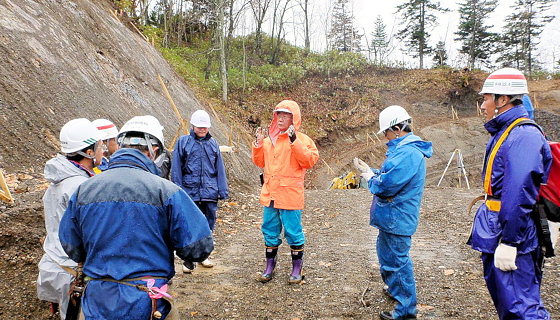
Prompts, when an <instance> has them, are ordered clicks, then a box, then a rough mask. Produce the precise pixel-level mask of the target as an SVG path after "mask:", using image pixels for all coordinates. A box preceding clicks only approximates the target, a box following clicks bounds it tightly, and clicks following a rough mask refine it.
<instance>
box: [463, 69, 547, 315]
mask: <svg viewBox="0 0 560 320" xmlns="http://www.w3.org/2000/svg"><path fill="white" fill-rule="evenodd" d="M527 93H528V89H527V80H526V79H525V76H524V75H523V73H522V72H520V71H519V70H516V69H513V68H503V69H499V70H497V71H495V72H493V73H491V74H490V75H489V76H488V78H487V79H486V81H485V82H484V86H483V88H482V90H481V91H480V94H481V95H482V96H483V99H484V101H483V103H482V105H481V107H480V108H481V109H482V111H483V113H484V116H485V124H484V127H485V128H486V130H487V131H488V132H489V133H490V136H491V137H490V140H489V141H488V144H487V145H486V153H485V160H484V167H483V170H482V178H483V184H484V189H485V192H486V195H485V196H484V203H483V204H482V205H481V206H480V207H479V208H478V210H477V212H476V215H475V218H474V223H473V228H472V231H471V235H470V238H469V240H468V244H469V245H470V246H471V247H472V248H473V249H474V250H477V251H480V252H481V258H482V264H483V270H484V280H485V281H486V286H487V288H488V291H489V293H490V296H491V297H492V301H493V302H494V306H495V308H496V311H497V313H498V317H499V319H549V318H550V315H549V314H548V311H547V310H546V309H545V307H544V304H543V301H542V300H541V296H540V286H541V280H542V267H543V262H544V255H543V250H542V248H541V244H540V243H539V239H538V235H537V234H538V228H539V227H540V226H537V224H536V223H535V220H534V219H533V217H532V211H533V209H534V207H535V204H536V202H537V197H538V194H539V187H540V185H541V184H542V183H546V181H547V176H548V172H549V168H550V164H551V152H550V147H549V145H548V143H547V141H546V140H545V138H544V136H543V134H542V133H541V131H540V130H539V128H538V127H536V126H535V125H532V124H530V123H527V124H522V125H518V122H520V121H526V120H527V117H528V114H527V110H526V109H525V107H524V106H523V102H522V100H523V95H524V94H527Z"/></svg>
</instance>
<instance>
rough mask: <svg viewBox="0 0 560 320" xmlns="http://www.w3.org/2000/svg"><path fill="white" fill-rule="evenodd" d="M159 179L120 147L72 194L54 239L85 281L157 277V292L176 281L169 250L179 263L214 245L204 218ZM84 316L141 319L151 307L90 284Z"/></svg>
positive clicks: (137, 294)
mask: <svg viewBox="0 0 560 320" xmlns="http://www.w3.org/2000/svg"><path fill="white" fill-rule="evenodd" d="M158 175H159V170H158V169H157V167H156V165H155V164H154V162H153V161H151V160H150V159H149V158H148V157H147V156H146V155H144V154H143V153H142V152H140V151H139V150H136V149H131V148H123V149H119V150H118V151H117V152H115V154H114V155H113V156H112V157H111V159H110V161H109V168H108V169H107V170H106V171H104V172H102V173H100V174H99V175H96V176H95V177H93V178H91V179H88V181H86V182H90V183H82V184H81V185H80V186H79V187H78V189H77V190H76V192H75V193H74V194H73V195H72V197H71V198H70V201H69V203H68V208H67V209H66V212H65V214H64V216H63V217H62V220H61V222H60V228H59V237H60V242H61V244H62V247H63V248H64V250H65V251H66V253H67V254H68V256H69V257H70V258H71V259H72V260H74V261H76V262H84V268H83V271H84V274H85V275H87V276H89V277H91V278H94V279H103V278H110V279H115V280H123V279H131V278H139V277H161V278H163V279H158V280H157V281H156V286H157V287H160V286H161V285H163V284H165V283H166V282H167V280H166V279H171V278H172V277H173V275H174V274H175V265H174V251H176V253H177V255H178V256H179V257H180V258H181V259H183V260H185V261H203V260H204V259H206V258H207V257H208V256H209V255H210V252H212V250H213V247H214V245H213V236H212V232H211V231H210V228H209V227H208V222H207V221H206V218H205V217H204V215H203V214H202V212H200V210H199V209H198V207H197V206H196V205H195V204H194V202H193V201H192V200H191V199H190V198H189V196H188V195H187V194H186V193H185V192H184V191H183V190H181V189H180V188H179V187H177V186H176V185H175V184H173V183H172V182H170V181H168V180H165V179H163V178H161V177H159V176H158ZM140 282H141V283H142V281H140ZM143 284H144V285H146V282H143ZM160 307H161V308H162V309H161V310H162V311H163V314H166V311H168V308H167V309H165V306H164V303H163V301H158V310H159V308H160ZM83 310H84V314H85V315H86V318H87V319H90V318H91V319H148V318H149V314H150V313H151V303H150V298H149V297H148V294H147V293H146V292H144V291H140V290H138V289H136V288H135V287H129V286H126V285H122V284H118V283H114V282H108V281H99V280H92V281H90V283H89V284H88V286H87V290H86V293H85V295H84V301H83ZM146 315H148V317H146Z"/></svg>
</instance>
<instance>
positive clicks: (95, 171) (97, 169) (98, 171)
mask: <svg viewBox="0 0 560 320" xmlns="http://www.w3.org/2000/svg"><path fill="white" fill-rule="evenodd" d="M93 173H95V174H96V175H98V174H100V173H101V170H99V168H98V167H95V168H93Z"/></svg>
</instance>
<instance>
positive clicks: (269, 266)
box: [259, 258, 276, 283]
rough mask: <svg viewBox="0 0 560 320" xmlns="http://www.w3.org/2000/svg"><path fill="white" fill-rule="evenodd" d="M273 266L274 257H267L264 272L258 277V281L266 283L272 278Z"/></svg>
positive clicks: (274, 263)
mask: <svg viewBox="0 0 560 320" xmlns="http://www.w3.org/2000/svg"><path fill="white" fill-rule="evenodd" d="M274 267H276V258H267V259H266V270H264V272H263V273H262V274H261V276H260V277H259V281H260V282H262V283H266V282H269V281H270V280H272V276H273V275H274Z"/></svg>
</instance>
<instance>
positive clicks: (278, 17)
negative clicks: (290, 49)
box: [269, 0, 291, 64]
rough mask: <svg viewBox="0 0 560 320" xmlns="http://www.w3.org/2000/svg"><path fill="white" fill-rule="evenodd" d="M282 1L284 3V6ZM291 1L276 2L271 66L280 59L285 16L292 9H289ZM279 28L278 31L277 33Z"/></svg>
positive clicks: (276, 0)
mask: <svg viewBox="0 0 560 320" xmlns="http://www.w3.org/2000/svg"><path fill="white" fill-rule="evenodd" d="M282 1H284V3H283V6H282ZM290 2H291V0H274V14H273V21H272V32H271V36H270V39H271V42H272V45H271V54H270V61H269V62H270V64H275V63H276V62H277V59H278V52H279V51H280V44H281V42H282V38H283V37H282V34H283V32H284V22H285V21H284V15H285V14H286V12H287V11H288V10H289V9H291V7H288V5H289V4H290ZM276 27H277V31H275V29H276Z"/></svg>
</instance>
